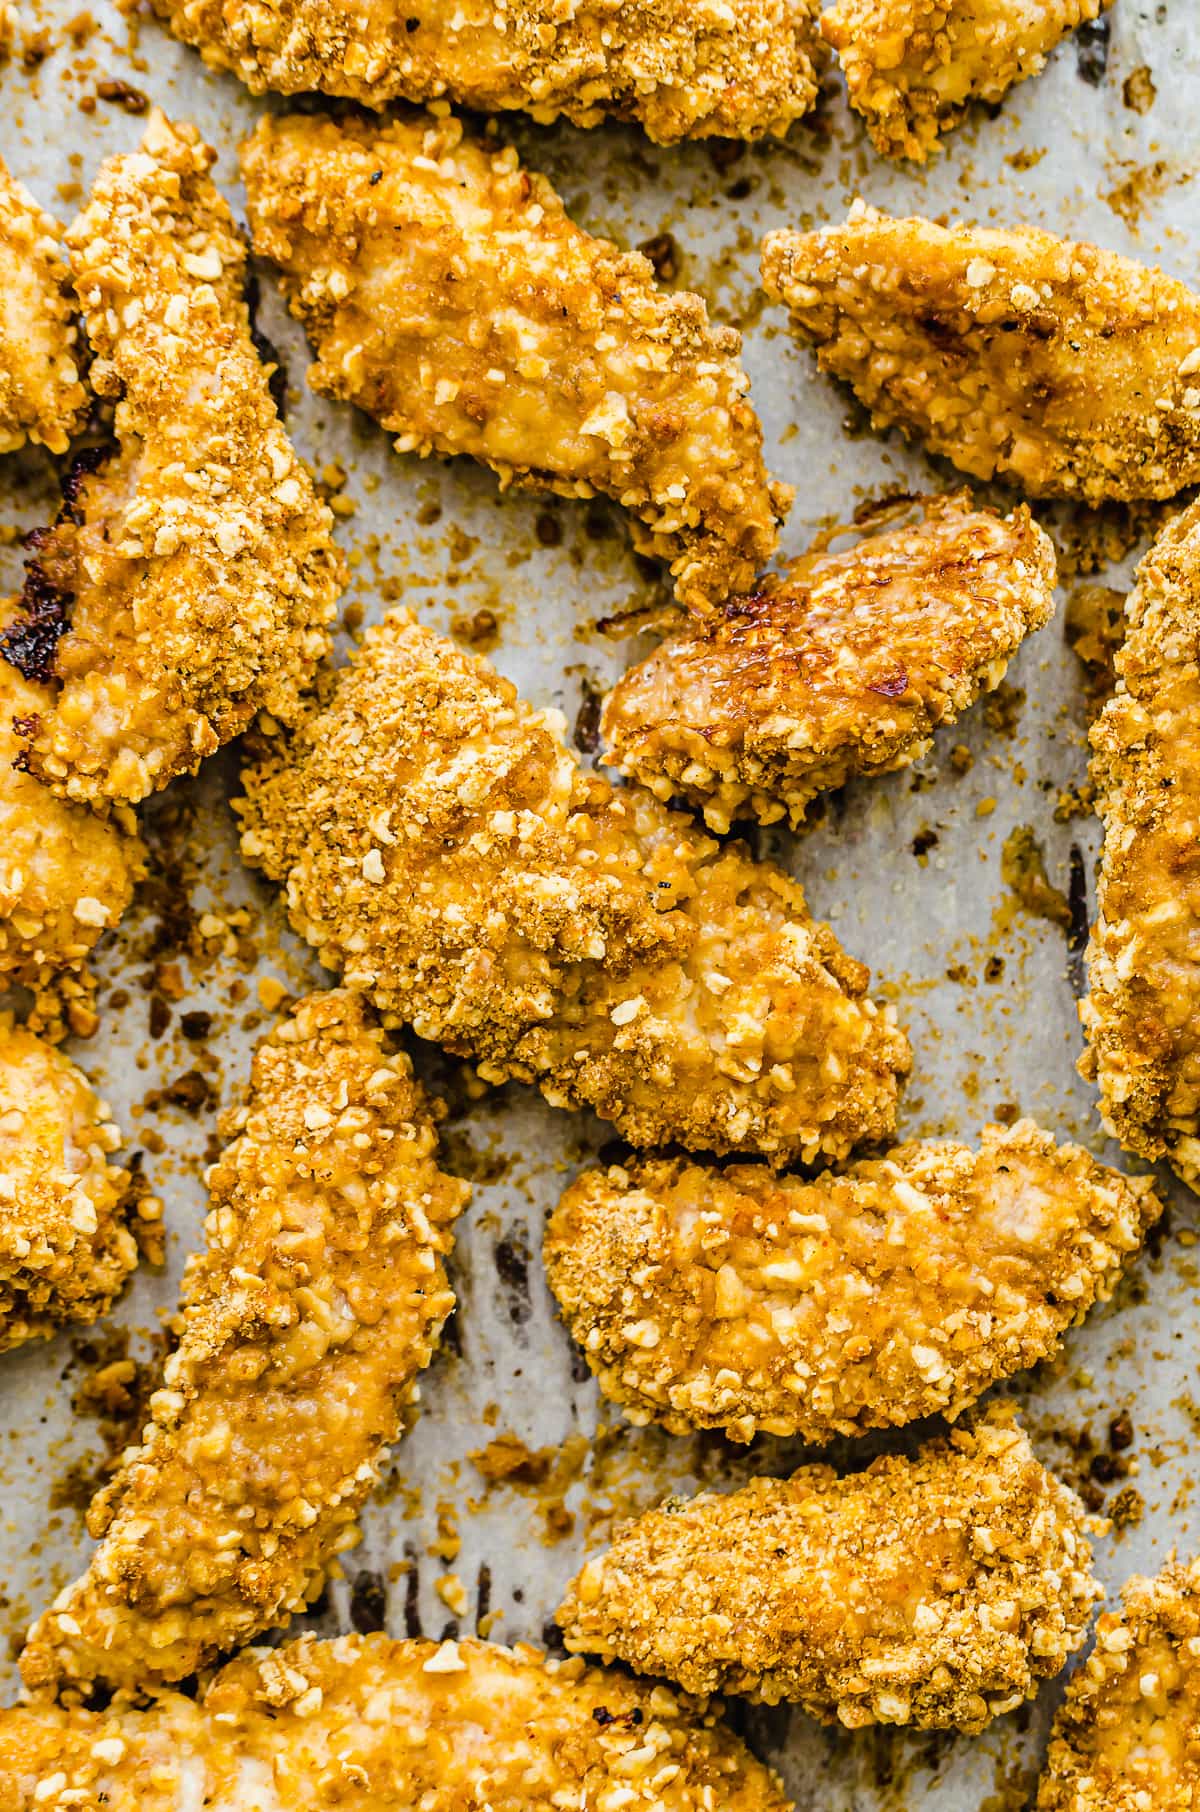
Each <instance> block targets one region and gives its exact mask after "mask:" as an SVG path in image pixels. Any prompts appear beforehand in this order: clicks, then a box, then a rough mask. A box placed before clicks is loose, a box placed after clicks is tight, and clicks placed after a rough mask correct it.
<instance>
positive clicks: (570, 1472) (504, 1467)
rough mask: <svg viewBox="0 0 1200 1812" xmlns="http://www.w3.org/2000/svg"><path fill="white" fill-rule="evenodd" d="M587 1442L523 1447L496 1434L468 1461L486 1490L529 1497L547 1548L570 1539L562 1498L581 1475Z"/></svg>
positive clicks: (571, 1439) (569, 1517)
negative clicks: (506, 1490) (507, 1489)
mask: <svg viewBox="0 0 1200 1812" xmlns="http://www.w3.org/2000/svg"><path fill="white" fill-rule="evenodd" d="M589 1450H590V1442H589V1441H588V1438H587V1436H586V1435H582V1434H576V1435H568V1436H567V1438H566V1440H565V1441H563V1442H561V1443H560V1445H559V1446H557V1447H538V1448H530V1447H527V1446H526V1444H525V1442H524V1441H522V1440H521V1438H520V1436H519V1435H515V1434H499V1435H497V1436H496V1437H495V1439H494V1440H491V1441H489V1442H488V1444H487V1446H486V1447H477V1448H475V1449H474V1450H473V1451H472V1452H471V1453H470V1454H468V1456H467V1457H468V1459H469V1460H470V1461H471V1464H472V1465H473V1466H474V1468H475V1470H476V1471H477V1472H478V1473H479V1474H480V1475H481V1476H482V1477H483V1478H485V1479H486V1480H487V1482H488V1486H489V1488H490V1487H492V1486H494V1485H507V1486H509V1487H510V1488H511V1489H513V1490H515V1491H520V1492H522V1493H524V1494H526V1495H529V1496H531V1497H533V1498H534V1499H535V1500H536V1502H537V1506H538V1509H539V1511H540V1513H541V1517H542V1522H543V1529H544V1533H543V1537H542V1539H543V1541H544V1542H545V1543H546V1545H547V1546H548V1547H552V1546H553V1545H554V1544H555V1543H556V1542H560V1541H562V1540H564V1539H565V1537H566V1536H568V1535H570V1534H571V1533H572V1531H573V1530H574V1527H575V1517H574V1515H573V1514H572V1512H571V1511H570V1510H568V1509H567V1507H566V1502H565V1499H566V1495H567V1492H568V1491H569V1490H570V1489H571V1486H572V1485H573V1484H574V1483H575V1482H576V1480H577V1479H578V1478H579V1477H580V1476H581V1475H582V1473H583V1469H584V1467H585V1465H586V1463H587V1459H588V1454H589Z"/></svg>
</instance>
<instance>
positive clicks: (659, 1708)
mask: <svg viewBox="0 0 1200 1812" xmlns="http://www.w3.org/2000/svg"><path fill="white" fill-rule="evenodd" d="M0 1797H2V1799H3V1804H4V1806H5V1808H6V1812H67V1808H68V1807H70V1808H83V1809H84V1812H97V1809H98V1808H100V1807H104V1808H106V1809H107V1812H185V1808H190V1807H198V1806H200V1805H203V1806H204V1807H205V1808H207V1812H247V1808H248V1807H249V1806H250V1805H251V1804H253V1806H254V1807H255V1808H256V1812H334V1808H337V1812H345V1809H346V1808H351V1807H352V1808H353V1812H408V1809H409V1808H414V1809H415V1808H417V1807H420V1809H421V1812H476V1808H480V1809H482V1808H485V1807H486V1808H489V1809H490V1812H552V1809H560V1808H564V1809H565V1808H571V1809H572V1812H573V1809H574V1808H584V1807H586V1808H587V1812H787V1809H788V1805H789V1802H788V1801H787V1800H786V1799H785V1797H784V1795H783V1793H782V1792H781V1790H780V1788H779V1785H778V1782H777V1781H776V1780H775V1778H774V1776H773V1775H772V1774H771V1773H770V1772H769V1771H768V1770H767V1769H766V1768H764V1767H763V1766H762V1765H761V1763H759V1762H756V1761H755V1760H754V1757H753V1756H752V1755H751V1754H750V1752H749V1751H748V1750H747V1749H746V1748H745V1746H744V1745H743V1744H742V1743H741V1741H740V1740H739V1739H738V1738H737V1737H735V1736H734V1735H733V1734H732V1733H731V1732H730V1731H728V1730H727V1729H725V1727H724V1726H723V1725H722V1724H720V1723H719V1722H718V1721H717V1718H716V1716H715V1709H710V1708H709V1707H708V1706H707V1705H706V1704H705V1703H704V1701H702V1700H701V1701H696V1700H691V1699H688V1698H685V1697H684V1696H683V1695H682V1694H679V1693H675V1692H672V1691H671V1690H670V1689H669V1688H667V1687H665V1686H658V1685H655V1686H647V1685H643V1684H641V1683H640V1682H638V1681H635V1680H630V1679H628V1678H626V1677H625V1676H624V1675H623V1674H618V1673H608V1672H605V1671H604V1670H603V1669H601V1668H595V1667H585V1666H584V1664H583V1662H582V1661H578V1660H567V1661H555V1660H552V1659H549V1658H548V1657H546V1656H544V1655H542V1654H540V1653H539V1652H538V1651H537V1650H536V1649H532V1648H527V1647H524V1646H522V1647H517V1648H512V1649H509V1648H501V1647H500V1646H498V1645H496V1644H493V1643H489V1642H478V1641H475V1640H463V1641H454V1640H448V1641H445V1642H441V1643H435V1642H423V1641H410V1642H390V1641H388V1639H387V1638H386V1637H384V1636H341V1637H338V1638H337V1640H336V1641H332V1642H321V1641H318V1640H316V1639H315V1638H314V1637H311V1636H304V1637H301V1639H300V1640H299V1641H298V1642H293V1643H290V1644H288V1646H287V1647H286V1648H280V1649H274V1650H271V1649H249V1650H247V1652H246V1653H245V1654H244V1655H243V1656H241V1658H240V1659H238V1660H237V1661H234V1662H232V1663H231V1664H230V1665H229V1666H228V1667H226V1668H224V1669H223V1670H222V1671H221V1672H220V1673H218V1674H217V1676H216V1678H215V1679H214V1680H212V1681H211V1683H210V1684H209V1685H208V1686H207V1688H206V1689H205V1691H204V1693H203V1695H202V1697H201V1699H200V1701H199V1703H194V1702H193V1701H192V1700H190V1699H184V1698H181V1697H180V1696H179V1695H178V1694H169V1695H165V1696H163V1697H160V1698H157V1699H155V1700H153V1701H152V1702H151V1704H150V1705H149V1707H148V1708H147V1709H145V1710H141V1709H138V1708H136V1707H135V1706H133V1705H131V1704H130V1703H129V1702H128V1701H127V1700H125V1699H121V1698H118V1699H117V1700H116V1701H115V1702H114V1703H113V1704H112V1705H110V1706H109V1708H108V1709H107V1711H103V1712H89V1711H85V1710H81V1709H79V1708H77V1707H74V1708H71V1709H64V1708H61V1707H58V1706H47V1705H39V1706H36V1707H32V1708H24V1707H23V1708H18V1709H16V1710H13V1711H5V1712H0Z"/></svg>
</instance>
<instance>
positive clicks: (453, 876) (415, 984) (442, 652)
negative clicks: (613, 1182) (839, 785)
mask: <svg viewBox="0 0 1200 1812" xmlns="http://www.w3.org/2000/svg"><path fill="white" fill-rule="evenodd" d="M564 728H565V726H564V723H563V719H562V716H561V713H559V712H557V711H535V710H533V709H532V708H531V707H530V706H529V705H527V704H525V703H524V701H523V700H522V699H520V698H519V697H518V695H517V693H516V690H515V688H514V687H513V686H512V685H511V683H510V682H509V681H508V680H506V679H502V678H501V677H500V675H499V674H497V673H496V672H495V670H494V669H493V668H492V667H490V666H489V665H488V664H487V663H486V662H485V661H483V660H481V659H480V658H479V657H478V656H476V655H473V654H470V653H468V652H466V651H464V650H463V649H461V648H459V647H458V646H457V645H456V644H455V643H453V642H451V641H450V640H448V639H447V638H446V637H444V636H438V635H433V634H432V633H430V632H429V631H428V630H425V629H422V628H421V627H420V626H419V625H418V624H417V623H415V622H414V621H413V619H412V618H411V617H410V616H408V614H407V613H405V612H403V611H395V612H393V613H391V614H390V615H389V616H387V617H385V618H384V620H383V622H382V623H381V624H380V625H379V626H378V627H377V628H375V629H373V630H371V631H370V632H369V633H368V634H367V636H366V637H365V639H364V642H363V645H362V648H361V650H360V652H359V654H358V656H357V658H356V660H355V662H354V664H353V666H351V667H349V668H347V669H345V670H344V671H343V672H342V673H341V674H340V676H339V678H338V681H337V683H336V688H335V690H334V691H333V693H332V696H331V698H330V700H329V702H328V704H327V706H326V707H325V708H324V709H319V710H316V709H315V710H314V711H313V713H312V715H311V716H310V718H309V719H308V721H307V722H306V723H305V724H303V725H302V726H301V727H300V728H299V730H298V731H297V732H296V734H295V735H294V736H293V737H292V738H291V739H290V740H289V739H284V741H283V742H282V744H281V745H280V744H277V745H276V746H275V747H274V748H273V749H270V748H269V749H268V751H267V753H266V754H265V756H264V758H263V759H262V760H261V761H260V763H259V764H258V765H257V766H256V767H250V768H248V769H247V771H246V772H245V774H244V776H243V781H244V785H245V788H246V797H245V798H244V799H243V800H241V801H240V802H238V803H237V810H238V811H239V812H240V814H241V816H242V820H243V835H242V853H243V855H244V856H245V858H246V860H247V861H248V862H250V863H252V864H253V865H254V866H256V867H258V868H261V869H262V870H263V871H264V872H265V873H266V874H267V875H268V876H269V877H270V878H271V879H272V880H274V881H277V882H279V883H281V884H282V885H283V887H284V888H285V889H286V900H287V906H288V911H289V914H290V916H291V921H292V924H293V926H294V927H295V929H296V930H297V931H298V932H299V933H300V934H301V935H302V936H303V937H306V938H307V939H308V941H309V942H310V943H311V944H312V945H313V946H314V947H315V948H316V950H317V951H318V953H319V955H320V958H321V961H322V962H323V963H325V964H326V966H327V967H329V968H331V969H335V970H340V971H341V972H342V974H343V976H344V979H345V981H346V982H347V984H348V985H350V986H352V987H356V988H362V989H363V990H365V991H366V992H367V993H368V994H370V995H371V996H372V998H373V999H374V1000H375V1002H376V1004H377V1006H378V1007H379V1008H380V1010H381V1012H382V1013H383V1014H384V1016H385V1023H398V1024H406V1025H411V1026H412V1027H413V1028H414V1029H415V1030H416V1031H417V1032H418V1033H419V1034H420V1036H421V1037H422V1038H428V1039H432V1040H433V1041H435V1042H436V1043H439V1044H442V1045H444V1046H446V1047H447V1048H448V1049H449V1050H451V1051H453V1052H454V1053H455V1054H456V1055H458V1056H463V1057H468V1058H470V1059H471V1060H472V1061H474V1062H475V1064H476V1065H477V1066H478V1069H479V1073H480V1075H481V1076H482V1077H483V1078H484V1080H485V1081H488V1082H504V1081H506V1080H509V1079H510V1078H517V1079H519V1080H521V1081H524V1082H536V1083H537V1084H538V1085H539V1086H540V1088H541V1090H542V1092H543V1094H544V1095H545V1096H546V1098H547V1100H549V1101H551V1102H552V1103H553V1104H554V1105H555V1106H559V1107H591V1108H594V1109H595V1111H596V1112H597V1113H598V1114H600V1115H601V1116H602V1117H603V1118H605V1119H608V1120H612V1121H614V1122H615V1124H616V1125H617V1127H618V1128H619V1129H620V1131H621V1132H622V1133H623V1134H624V1136H625V1137H626V1138H628V1139H630V1140H631V1141H632V1142H633V1143H634V1144H643V1145H653V1144H657V1143H662V1142H667V1141H671V1140H678V1141H680V1142H681V1143H682V1144H685V1145H688V1146H690V1147H693V1148H696V1149H700V1150H710V1151H744V1152H760V1153H765V1154H771V1155H775V1154H778V1155H779V1156H780V1157H796V1158H798V1157H801V1156H806V1157H812V1156H815V1155H816V1154H817V1153H818V1152H820V1151H827V1152H830V1153H831V1154H836V1155H837V1156H839V1157H842V1156H845V1154H846V1152H847V1151H848V1150H849V1149H850V1147H851V1146H852V1145H854V1144H856V1143H857V1142H859V1141H861V1140H864V1139H876V1138H881V1137H886V1136H887V1135H888V1131H889V1129H890V1128H891V1127H892V1126H893V1125H894V1123H895V1109H896V1093H897V1085H898V1084H897V1079H898V1076H899V1075H900V1074H902V1073H904V1072H905V1071H906V1070H907V1068H908V1064H909V1061H910V1053H909V1048H908V1042H907V1040H906V1039H905V1038H904V1036H903V1034H902V1033H901V1032H899V1031H898V1030H897V1028H896V1024H895V1018H894V1013H893V1010H892V1009H891V1008H889V1007H876V1006H875V1004H874V1003H873V1002H872V1001H871V1000H869V999H868V998H867V994H866V987H867V982H868V979H869V972H868V971H867V970H866V969H865V968H864V967H863V966H862V964H861V963H857V962H855V961H854V960H853V958H851V957H849V956H847V955H846V954H845V952H844V951H843V950H842V949H841V947H840V945H839V944H838V943H837V940H836V939H835V938H834V936H833V933H832V932H831V931H830V930H829V928H828V927H827V926H824V925H820V924H817V923H815V922H814V921H813V920H812V919H811V918H810V916H809V913H808V908H807V905H806V903H805V899H804V894H803V891H802V890H801V888H800V887H799V886H798V885H797V883H796V882H795V881H793V880H792V879H791V878H790V877H789V876H787V875H785V874H784V873H783V872H782V871H781V870H780V869H778V868H775V867H773V866H771V865H770V864H767V863H762V862H754V861H752V860H751V859H750V857H749V855H748V854H747V852H746V850H745V848H744V846H742V845H739V844H731V845H728V846H726V847H724V848H722V847H720V846H718V845H717V844H716V843H715V842H714V841H713V840H712V839H711V838H709V837H706V836H704V835H703V833H702V832H700V831H699V830H697V828H696V827H695V825H694V824H693V823H692V821H691V820H690V819H688V818H685V817H683V816H682V815H681V814H678V813H672V812H669V811H668V810H667V809H666V807H665V806H663V805H660V804H659V802H658V800H656V799H654V798H653V797H652V796H651V795H650V794H649V793H646V792H645V791H643V790H642V789H641V788H633V787H631V788H628V789H622V790H620V791H618V790H615V789H614V788H613V787H611V786H610V785H609V784H608V783H607V781H605V780H603V779H601V778H600V777H599V776H598V775H595V774H591V773H588V772H586V771H585V770H583V769H582V768H581V767H580V765H579V761H578V759H577V757H576V756H575V754H574V753H573V751H571V750H570V749H569V748H568V747H567V745H566V742H565V740H564Z"/></svg>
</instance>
